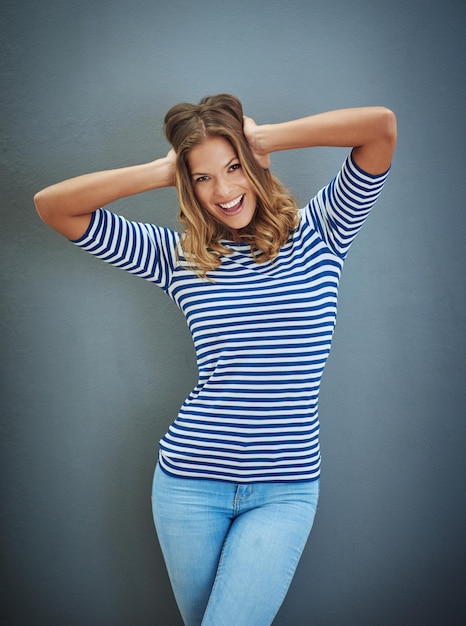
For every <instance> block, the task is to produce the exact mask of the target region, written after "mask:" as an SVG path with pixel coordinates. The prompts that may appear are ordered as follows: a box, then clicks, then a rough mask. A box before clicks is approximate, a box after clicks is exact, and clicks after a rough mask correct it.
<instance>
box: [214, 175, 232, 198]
mask: <svg viewBox="0 0 466 626" xmlns="http://www.w3.org/2000/svg"><path fill="white" fill-rule="evenodd" d="M230 193H231V185H230V182H229V181H228V180H227V178H226V177H225V176H219V177H218V178H217V179H216V182H215V194H216V196H217V197H218V198H219V199H220V200H229V199H230Z"/></svg>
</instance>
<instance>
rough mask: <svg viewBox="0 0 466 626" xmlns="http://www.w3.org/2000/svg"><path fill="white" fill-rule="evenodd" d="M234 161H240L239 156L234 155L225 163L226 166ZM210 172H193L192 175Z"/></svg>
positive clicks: (205, 174) (203, 174) (202, 174)
mask: <svg viewBox="0 0 466 626" xmlns="http://www.w3.org/2000/svg"><path fill="white" fill-rule="evenodd" d="M232 161H239V157H237V156H236V155H235V156H234V157H232V158H231V159H230V160H229V161H228V163H227V164H226V165H225V167H228V166H229V165H231V163H232ZM208 175H209V174H208V173H207V172H191V176H208Z"/></svg>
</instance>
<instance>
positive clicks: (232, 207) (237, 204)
mask: <svg viewBox="0 0 466 626" xmlns="http://www.w3.org/2000/svg"><path fill="white" fill-rule="evenodd" d="M243 200H244V194H242V195H241V196H238V197H237V198H233V200H230V202H225V203H220V202H219V203H218V205H217V206H219V207H220V208H221V209H222V211H223V212H224V213H227V214H228V215H232V214H233V213H237V212H238V211H240V210H241V208H242V206H243Z"/></svg>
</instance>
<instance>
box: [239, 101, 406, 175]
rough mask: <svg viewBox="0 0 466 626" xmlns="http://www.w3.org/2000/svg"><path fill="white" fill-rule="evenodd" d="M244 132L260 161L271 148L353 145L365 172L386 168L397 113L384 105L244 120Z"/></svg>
mask: <svg viewBox="0 0 466 626" xmlns="http://www.w3.org/2000/svg"><path fill="white" fill-rule="evenodd" d="M244 133H245V136H246V139H247V140H248V143H249V145H250V146H251V149H252V151H253V153H254V154H255V155H256V158H257V159H258V160H259V162H261V161H262V163H264V162H266V160H267V158H268V155H269V154H270V153H271V152H277V151H279V150H293V149H296V148H311V147H316V146H334V147H348V148H353V151H352V155H353V159H354V161H355V162H356V164H357V165H358V166H359V167H360V168H361V169H362V170H364V171H365V172H367V173H368V174H382V173H384V172H386V171H387V170H388V168H389V167H390V163H391V161H392V157H393V152H394V150H395V145H396V117H395V114H394V113H393V112H392V111H391V110H390V109H387V108H385V107H378V106H377V107H359V108H353V109H340V110H337V111H328V112H326V113H318V114H317V115H310V116H309V117H303V118H300V119H297V120H292V121H290V122H281V123H278V124H262V125H256V124H255V122H254V121H253V120H251V119H250V118H245V120H244Z"/></svg>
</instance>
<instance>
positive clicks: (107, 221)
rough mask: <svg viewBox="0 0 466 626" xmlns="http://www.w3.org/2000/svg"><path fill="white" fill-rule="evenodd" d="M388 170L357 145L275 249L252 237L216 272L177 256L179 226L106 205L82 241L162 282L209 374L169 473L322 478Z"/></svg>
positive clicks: (195, 396)
mask: <svg viewBox="0 0 466 626" xmlns="http://www.w3.org/2000/svg"><path fill="white" fill-rule="evenodd" d="M386 176H387V173H385V174H383V175H380V176H372V175H369V174H367V173H364V172H363V171H362V170H361V169H360V168H358V167H357V165H356V164H355V163H354V161H353V160H352V158H351V156H349V157H348V158H347V159H346V161H345V163H344V164H343V167H342V169H341V171H340V172H339V173H338V175H337V176H336V178H335V179H334V180H333V181H332V182H331V183H330V184H329V185H328V186H327V187H325V188H324V189H322V190H321V191H320V192H319V193H318V194H317V195H316V196H315V197H314V198H313V199H312V200H311V201H310V202H309V204H308V205H307V206H306V207H305V208H304V209H302V210H301V211H300V222H299V226H298V227H297V228H296V230H294V231H293V232H292V233H291V234H290V237H289V239H288V242H287V243H286V244H285V245H284V246H283V248H282V249H281V250H280V253H279V254H278V256H277V257H276V258H275V259H273V260H272V261H267V262H264V263H256V262H254V260H253V257H252V255H251V252H250V249H249V246H247V245H245V244H242V243H234V242H227V245H228V247H229V248H230V249H231V254H228V255H226V256H224V257H222V259H221V260H222V263H221V265H220V267H219V268H218V269H216V270H215V271H212V272H209V277H210V278H211V279H213V281H214V282H210V281H207V280H202V279H200V278H199V277H197V276H196V275H195V274H194V273H193V272H192V271H191V270H189V269H188V268H187V266H186V263H185V262H183V261H184V259H183V257H182V256H181V257H180V260H179V261H177V256H176V248H177V245H178V242H179V237H180V235H179V234H178V233H176V232H174V231H172V230H170V229H168V228H162V227H158V226H154V225H153V224H142V223H139V222H131V221H128V220H126V219H125V218H123V217H121V216H118V215H115V214H114V213H111V212H109V211H106V210H103V209H100V210H99V211H97V212H96V213H94V215H93V218H92V220H91V223H90V225H89V228H88V230H87V232H86V233H85V235H83V237H81V238H80V239H79V240H77V241H75V242H74V243H76V244H77V245H78V246H80V247H82V248H84V249H85V250H87V251H88V252H90V253H91V254H94V255H96V256H98V257H99V258H101V259H103V260H104V261H106V262H108V263H111V264H112V265H115V266H117V267H120V268H122V269H124V270H126V271H128V272H131V273H133V274H136V275H138V276H141V277H142V278H145V279H147V280H149V281H151V282H153V283H155V284H157V285H159V286H160V287H161V288H162V289H163V290H164V291H165V293H166V294H167V295H168V296H169V297H170V298H171V299H172V300H173V301H174V302H175V303H176V304H177V306H178V307H179V308H180V309H181V311H182V312H183V313H184V315H185V317H186V320H187V323H188V326H189V329H190V331H191V333H192V337H193V341H194V346H195V350H196V356H197V365H198V368H199V381H198V383H197V385H196V387H195V388H194V389H193V390H192V392H191V393H190V394H189V396H188V397H187V399H186V400H185V402H184V403H183V405H182V407H181V409H180V411H179V414H178V416H177V418H176V419H175V421H174V422H173V423H172V424H171V426H170V427H169V429H168V432H167V433H166V435H165V436H164V437H163V438H162V439H161V441H160V455H159V462H160V465H161V467H162V469H163V470H164V471H165V472H167V473H169V474H171V475H174V476H184V477H192V478H214V479H219V480H224V481H231V482H235V483H242V482H265V481H280V482H283V481H298V480H299V481H301V480H315V479H317V478H318V477H319V473H320V448H319V419H318V399H319V387H320V381H321V377H322V373H323V369H324V366H325V363H326V361H327V357H328V355H329V352H330V345H331V341H332V335H333V331H334V328H335V321H336V312H337V292H338V284H339V279H340V273H341V269H342V266H343V262H344V259H345V257H346V254H347V252H348V248H349V246H350V244H351V242H352V241H353V239H354V237H355V236H356V234H357V232H358V231H359V229H360V228H361V226H362V224H363V223H364V220H365V219H366V217H367V215H368V213H369V210H370V209H371V207H372V206H373V204H374V203H375V201H376V200H377V198H378V195H379V193H380V191H381V189H382V187H383V184H384V182H385V179H386Z"/></svg>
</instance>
